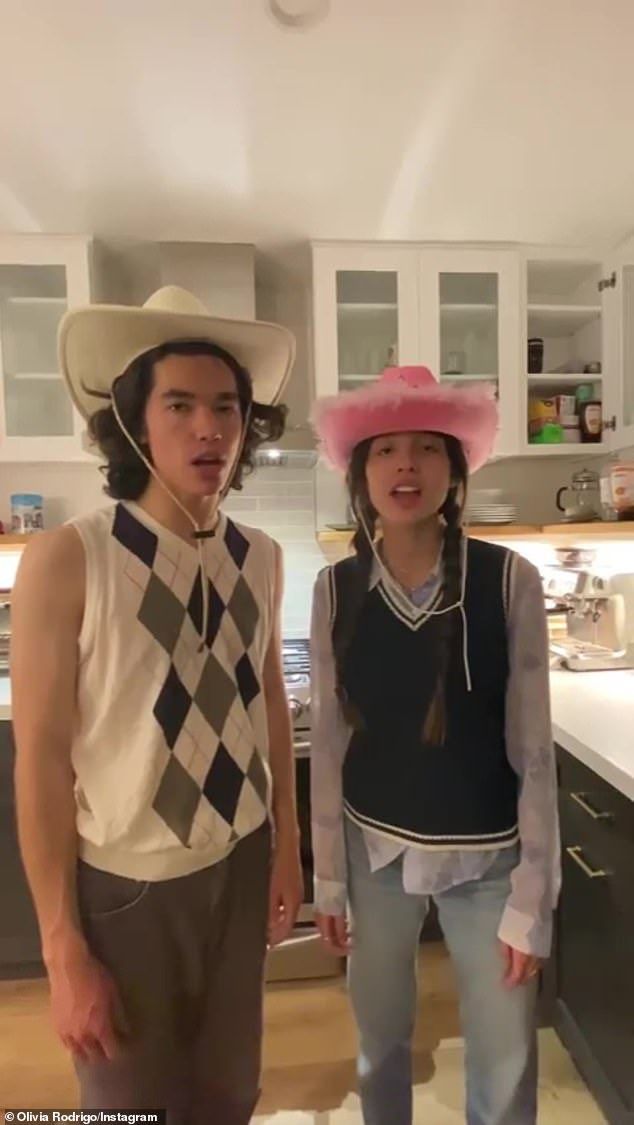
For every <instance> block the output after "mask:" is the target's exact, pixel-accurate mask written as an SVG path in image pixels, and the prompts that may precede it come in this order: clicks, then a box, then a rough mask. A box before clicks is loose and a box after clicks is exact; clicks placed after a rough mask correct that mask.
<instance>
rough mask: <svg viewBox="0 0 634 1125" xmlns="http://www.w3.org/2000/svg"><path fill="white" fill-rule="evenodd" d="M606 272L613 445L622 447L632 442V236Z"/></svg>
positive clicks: (633, 322) (633, 344)
mask: <svg viewBox="0 0 634 1125" xmlns="http://www.w3.org/2000/svg"><path fill="white" fill-rule="evenodd" d="M605 275H606V276H605V278H604V289H603V293H604V301H605V306H606V351H607V353H608V355H609V359H610V365H611V368H612V370H613V372H614V379H613V380H612V382H611V391H612V394H613V400H612V401H613V410H614V419H613V420H614V423H615V433H614V441H613V444H614V447H615V448H616V449H624V448H627V447H628V446H632V445H634V238H631V239H628V241H627V242H625V243H624V244H623V245H622V246H621V247H620V248H619V249H618V251H617V253H616V254H615V255H614V257H613V259H611V260H610V261H609V263H608V265H607V269H606V271H605Z"/></svg>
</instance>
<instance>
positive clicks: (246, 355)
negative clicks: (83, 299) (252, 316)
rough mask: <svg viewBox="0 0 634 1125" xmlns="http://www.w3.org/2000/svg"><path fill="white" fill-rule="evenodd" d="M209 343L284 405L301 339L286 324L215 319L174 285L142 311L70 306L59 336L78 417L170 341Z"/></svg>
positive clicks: (258, 390)
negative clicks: (135, 363) (138, 362)
mask: <svg viewBox="0 0 634 1125" xmlns="http://www.w3.org/2000/svg"><path fill="white" fill-rule="evenodd" d="M192 339H196V340H198V339H205V340H210V341H211V342H212V343H214V344H218V345H219V346H220V347H222V348H225V349H226V351H228V352H230V353H231V355H232V356H234V358H235V359H237V361H238V363H240V364H241V365H242V366H243V367H246V369H247V370H248V371H249V373H250V375H251V379H252V383H253V397H254V399H255V400H256V401H257V402H261V403H263V404H266V405H272V404H274V403H277V402H279V399H280V396H281V394H282V392H283V390H284V387H285V386H286V383H287V381H288V378H289V375H290V373H291V368H292V366H293V361H294V358H295V338H294V337H293V335H292V333H291V332H289V331H288V330H287V329H286V328H283V327H282V326H281V325H279V324H269V323H267V322H266V321H257V320H229V319H226V318H224V317H217V316H210V314H209V313H208V311H207V309H206V308H205V306H204V305H203V304H202V303H201V302H200V301H199V300H198V298H197V297H195V296H194V295H193V293H189V292H188V291H187V290H186V289H181V288H179V287H178V286H176V285H167V286H165V287H164V288H163V289H159V290H158V291H157V292H156V293H154V294H153V295H152V296H151V297H150V298H149V299H148V300H147V301H146V302H145V304H144V305H143V306H142V307H141V308H137V307H134V306H130V305H88V306H86V307H84V308H78V309H71V310H70V311H69V312H67V313H66V315H65V316H64V317H63V319H62V321H61V323H60V326H59V333H58V355H59V364H60V369H61V372H62V374H63V376H64V378H65V380H66V383H67V385H68V389H69V392H70V396H71V398H72V400H73V402H74V404H75V406H76V407H77V409H78V411H79V413H80V414H81V415H83V417H84V418H86V419H88V418H90V416H91V415H92V414H94V413H95V412H96V411H97V410H100V409H102V408H103V405H104V403H103V398H100V397H97V396H96V395H95V394H91V393H90V392H91V391H96V392H98V394H99V395H108V394H109V393H110V390H111V388H112V384H113V383H114V381H115V379H117V378H118V376H119V375H122V374H123V372H124V371H125V370H126V369H127V368H128V367H129V365H130V364H131V363H132V361H133V360H135V359H138V357H139V356H140V355H143V353H144V352H147V351H150V349H151V348H156V347H159V346H160V345H161V344H165V343H167V342H168V340H192Z"/></svg>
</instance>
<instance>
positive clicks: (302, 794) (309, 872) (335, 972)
mask: <svg viewBox="0 0 634 1125" xmlns="http://www.w3.org/2000/svg"><path fill="white" fill-rule="evenodd" d="M293 747H294V750H295V775H296V791H297V817H298V821H299V840H300V843H299V847H300V858H301V864H302V872H303V876H304V901H303V902H302V905H301V906H300V909H299V915H298V918H297V923H296V925H295V928H294V930H293V932H292V934H291V935H290V937H289V938H288V939H287V941H285V942H283V943H282V944H281V945H279V946H277V947H276V948H275V949H272V950H270V951H269V954H268V959H267V969H266V980H267V981H268V982H273V981H285V980H309V979H311V978H317V977H333V976H339V975H340V974H342V973H343V972H344V971H345V959H344V958H341V957H334V956H333V955H332V954H331V953H329V952H328V950H327V949H326V948H325V946H324V945H323V943H322V941H321V938H320V937H319V933H318V931H317V927H316V926H315V923H314V920H313V853H312V846H311V832H310V730H308V729H303V730H295V731H294V734H293Z"/></svg>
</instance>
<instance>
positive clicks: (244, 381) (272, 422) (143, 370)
mask: <svg viewBox="0 0 634 1125" xmlns="http://www.w3.org/2000/svg"><path fill="white" fill-rule="evenodd" d="M168 355H184V356H190V355H208V356H211V357H212V358H213V359H221V360H222V361H223V363H226V365H227V367H228V368H229V369H230V370H231V371H232V372H233V374H234V376H235V380H236V386H237V390H238V398H239V401H240V413H241V415H242V418H243V419H244V418H245V417H246V415H247V412H248V410H249V407H250V408H251V414H250V417H249V423H248V426H247V432H246V437H245V440H244V445H243V447H242V453H241V455H240V459H239V461H238V464H237V466H236V469H235V472H234V474H233V479H232V481H231V487H232V488H235V489H237V490H238V491H239V490H240V489H241V488H242V486H243V481H244V477H245V475H247V474H248V473H249V472H251V471H252V470H253V468H254V465H255V453H256V450H257V449H258V447H259V446H260V445H261V444H262V442H265V441H279V439H280V438H281V436H282V434H283V433H284V426H285V423H286V415H287V412H288V411H287V407H286V406H283V405H281V404H280V405H278V406H265V405H264V404H263V403H261V402H256V401H254V399H253V387H252V382H251V376H250V374H249V372H248V371H247V369H246V367H242V365H241V364H240V363H238V361H237V359H235V357H234V356H232V355H231V353H230V352H228V351H226V350H225V349H224V348H221V347H220V346H219V345H218V344H214V343H212V342H211V341H208V340H170V341H168V342H167V343H165V344H161V345H160V346H159V347H157V348H152V349H151V350H150V351H148V352H144V354H143V355H142V356H139V358H138V359H135V360H134V361H133V362H132V363H131V364H130V366H129V367H128V368H127V370H126V371H125V372H124V373H123V374H122V375H121V376H119V378H118V379H116V381H115V384H114V386H113V390H112V393H113V394H114V395H116V402H117V408H118V411H119V414H120V415H121V420H122V422H123V424H124V425H125V427H126V429H127V430H129V432H130V435H131V436H132V437H133V438H134V440H135V441H136V442H137V444H138V446H139V448H140V449H142V451H143V453H144V454H145V455H146V457H148V459H149V458H150V451H149V449H148V448H147V445H146V444H145V443H144V441H143V437H142V434H143V423H144V417H145V407H146V404H147V400H148V397H149V394H150V391H151V390H152V385H153V377H154V364H155V363H158V362H159V361H160V360H161V359H165V358H166V356H168ZM87 389H88V388H87ZM92 393H94V394H97V395H98V397H102V398H106V397H107V398H108V399H109V398H110V395H108V396H106V395H100V394H99V392H92ZM88 432H89V434H90V437H91V438H92V439H93V441H95V442H96V443H97V445H98V446H99V449H100V450H101V452H102V454H103V456H104V457H105V459H106V464H105V465H103V466H102V467H101V471H102V472H103V474H104V476H105V477H106V481H107V484H106V485H105V487H104V491H105V493H106V494H107V495H108V496H111V497H112V498H113V499H115V500H138V499H139V497H140V496H142V495H143V493H144V492H145V490H146V488H147V485H148V481H149V477H150V471H149V469H148V467H147V465H145V464H144V463H143V461H142V460H141V458H140V457H139V455H138V454H137V453H136V452H135V450H134V449H133V447H132V446H131V445H130V442H129V441H128V439H127V438H126V436H125V434H124V433H123V431H122V430H121V427H120V426H119V423H118V422H117V419H116V417H115V413H114V410H113V409H112V406H106V407H104V408H103V409H102V410H98V411H96V413H95V414H93V415H92V417H91V418H90V421H89V423H88Z"/></svg>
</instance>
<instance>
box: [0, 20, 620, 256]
mask: <svg viewBox="0 0 634 1125" xmlns="http://www.w3.org/2000/svg"><path fill="white" fill-rule="evenodd" d="M0 41H1V43H2V52H1V63H0V229H5V230H23V231H27V230H43V231H80V232H94V233H97V234H101V235H119V236H125V235H132V236H137V237H144V238H145V237H149V238H163V239H171V238H174V239H199V238H201V239H222V240H239V241H249V242H250V241H254V242H256V243H260V244H267V243H273V242H278V241H291V240H295V239H297V238H306V237H314V238H389V239H410V238H430V239H434V238H439V239H505V240H506V239H508V240H516V239H519V240H523V241H556V242H587V243H588V242H589V243H593V242H597V243H599V244H604V243H605V244H611V243H613V242H615V241H617V240H618V239H619V238H620V237H622V236H625V235H626V234H627V233H629V232H630V230H631V229H633V228H634V143H633V136H632V134H633V123H634V65H632V58H633V57H634V3H632V0H330V14H329V16H328V17H327V19H326V20H325V21H324V22H323V23H321V24H319V25H318V26H316V27H313V28H312V29H310V30H306V31H298V30H294V29H289V28H284V27H281V26H280V25H278V24H276V23H275V22H274V21H273V19H272V18H271V15H270V13H269V11H268V2H267V0H204V2H203V0H0Z"/></svg>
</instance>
